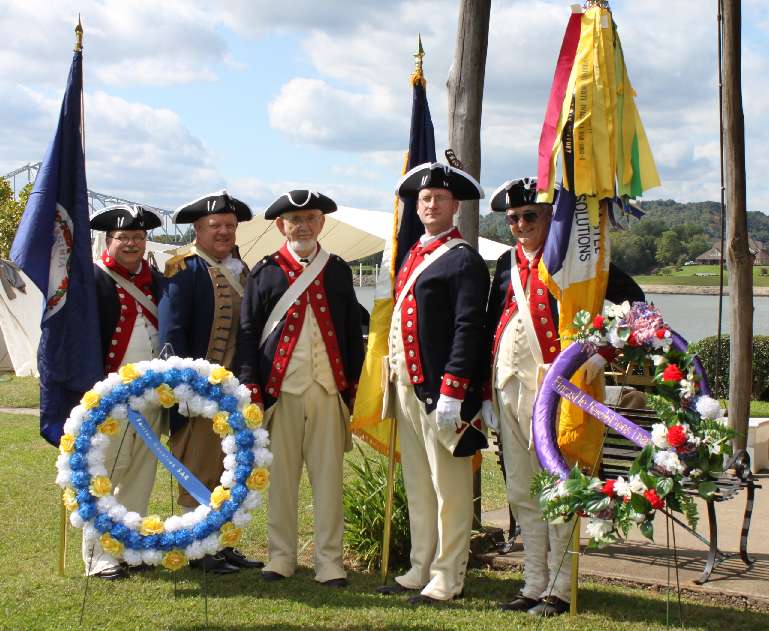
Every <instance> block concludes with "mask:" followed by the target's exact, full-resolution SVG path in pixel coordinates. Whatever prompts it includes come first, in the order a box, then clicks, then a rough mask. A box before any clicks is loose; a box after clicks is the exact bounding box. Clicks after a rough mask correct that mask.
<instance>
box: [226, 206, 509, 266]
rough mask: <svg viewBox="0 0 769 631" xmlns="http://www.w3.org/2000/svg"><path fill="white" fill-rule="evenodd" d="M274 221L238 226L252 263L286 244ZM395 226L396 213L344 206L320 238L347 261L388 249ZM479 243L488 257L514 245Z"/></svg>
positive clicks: (242, 247) (242, 251) (492, 258)
mask: <svg viewBox="0 0 769 631" xmlns="http://www.w3.org/2000/svg"><path fill="white" fill-rule="evenodd" d="M274 223H275V222H274V221H272V220H271V219H265V218H264V217H263V216H261V215H259V216H257V217H254V218H253V219H252V220H251V221H249V222H247V223H243V224H240V226H238V247H239V248H240V255H241V257H242V258H243V260H245V261H246V263H248V265H249V267H253V266H254V264H256V263H257V262H258V261H259V260H260V259H261V258H262V257H264V256H266V255H267V254H270V253H271V252H275V250H277V249H279V248H280V246H281V245H282V244H283V235H281V234H280V232H279V231H278V228H277V227H276V226H275V225H274ZM392 230H393V216H392V213H388V212H383V211H381V210H363V209H360V208H350V207H349V206H340V207H339V208H338V209H337V211H336V212H334V213H332V214H330V215H327V216H326V224H325V225H324V226H323V232H321V233H320V238H319V239H320V242H321V243H322V244H323V247H324V248H325V249H326V250H328V251H329V252H334V253H335V254H338V255H339V256H341V257H342V258H343V259H344V260H345V261H355V260H357V259H362V258H363V257H365V256H370V255H372V254H376V253H377V252H381V251H382V250H384V247H385V241H386V239H387V237H389V236H390V235H391V234H392ZM478 245H479V250H480V253H481V256H482V257H483V258H484V259H485V260H487V261H496V260H497V259H498V258H499V257H500V256H501V255H502V253H503V252H505V251H506V250H507V249H509V247H510V246H509V245H505V244H504V243H499V242H497V241H492V240H490V239H484V238H483V237H481V238H480V239H478Z"/></svg>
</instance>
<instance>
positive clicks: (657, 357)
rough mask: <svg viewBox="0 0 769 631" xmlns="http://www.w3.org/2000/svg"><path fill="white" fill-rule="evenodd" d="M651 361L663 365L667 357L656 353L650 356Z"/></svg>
mask: <svg viewBox="0 0 769 631" xmlns="http://www.w3.org/2000/svg"><path fill="white" fill-rule="evenodd" d="M652 361H653V362H654V365H655V366H664V365H665V364H667V363H668V358H667V357H665V356H664V355H659V354H656V355H654V356H653V357H652Z"/></svg>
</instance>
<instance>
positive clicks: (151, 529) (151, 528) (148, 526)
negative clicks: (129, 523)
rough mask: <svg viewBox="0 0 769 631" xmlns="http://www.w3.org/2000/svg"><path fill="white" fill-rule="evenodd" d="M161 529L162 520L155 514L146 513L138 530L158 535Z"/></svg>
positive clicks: (162, 528)
mask: <svg viewBox="0 0 769 631" xmlns="http://www.w3.org/2000/svg"><path fill="white" fill-rule="evenodd" d="M163 530H164V527H163V520H162V519H160V517H158V516H157V515H147V516H146V517H145V518H144V519H142V525H141V527H140V528H139V532H140V533H141V534H143V535H159V534H160V533H161V532H163Z"/></svg>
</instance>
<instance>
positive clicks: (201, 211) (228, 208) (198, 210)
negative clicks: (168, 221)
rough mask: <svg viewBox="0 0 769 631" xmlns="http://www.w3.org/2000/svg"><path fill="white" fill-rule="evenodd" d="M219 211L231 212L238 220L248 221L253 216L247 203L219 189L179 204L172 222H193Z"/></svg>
mask: <svg viewBox="0 0 769 631" xmlns="http://www.w3.org/2000/svg"><path fill="white" fill-rule="evenodd" d="M219 213H233V214H234V215H235V217H237V219H238V221H249V220H250V219H253V217H254V214H253V213H252V212H251V209H250V208H249V207H248V204H246V203H245V202H242V201H240V200H239V199H235V198H234V197H232V196H231V195H230V194H229V193H228V192H227V191H225V190H221V191H219V192H218V193H210V194H208V195H203V197H199V198H198V199H195V200H193V201H191V202H189V203H187V204H184V205H182V206H179V208H177V209H176V210H175V211H174V223H193V222H195V221H197V220H198V219H200V218H201V217H205V216H206V215H216V214H219Z"/></svg>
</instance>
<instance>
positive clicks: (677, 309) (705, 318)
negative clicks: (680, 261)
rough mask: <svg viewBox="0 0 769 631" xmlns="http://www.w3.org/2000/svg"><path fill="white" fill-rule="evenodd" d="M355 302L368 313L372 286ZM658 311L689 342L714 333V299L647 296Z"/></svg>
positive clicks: (761, 314)
mask: <svg viewBox="0 0 769 631" xmlns="http://www.w3.org/2000/svg"><path fill="white" fill-rule="evenodd" d="M355 292H356V293H357V294H358V301H359V302H360V303H361V304H362V305H363V306H364V307H366V309H368V310H369V311H371V306H372V305H373V303H374V288H373V287H356V288H355ZM646 299H647V300H648V301H649V302H653V303H654V304H655V305H656V306H657V307H658V308H659V310H660V311H661V312H662V317H663V318H664V319H665V321H666V322H667V323H668V324H669V325H670V326H671V327H672V328H673V330H675V331H677V332H678V333H679V334H681V335H682V336H683V337H684V338H685V339H686V340H688V341H689V342H696V341H697V340H700V339H702V338H703V337H707V336H709V335H715V334H716V332H717V331H716V328H717V326H718V296H691V295H683V294H647V296H646ZM729 309H730V307H729V297H728V296H724V311H723V318H722V327H721V328H722V331H723V332H724V333H728V332H729ZM753 309H754V311H753V334H754V335H769V297H767V296H754V297H753Z"/></svg>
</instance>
